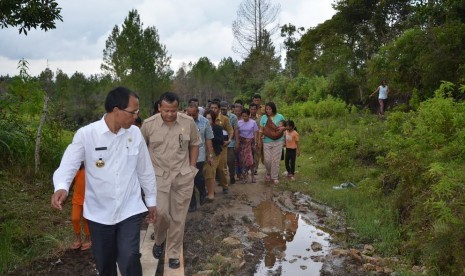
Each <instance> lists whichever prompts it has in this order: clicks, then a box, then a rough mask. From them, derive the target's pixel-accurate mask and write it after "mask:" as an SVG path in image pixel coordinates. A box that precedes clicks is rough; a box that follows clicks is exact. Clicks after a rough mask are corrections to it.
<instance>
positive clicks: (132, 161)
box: [127, 147, 139, 167]
mask: <svg viewBox="0 0 465 276" xmlns="http://www.w3.org/2000/svg"><path fill="white" fill-rule="evenodd" d="M138 156H139V148H137V147H129V148H128V161H127V162H128V166H130V167H135V166H136V165H137V158H138Z"/></svg>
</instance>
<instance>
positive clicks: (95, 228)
mask: <svg viewBox="0 0 465 276" xmlns="http://www.w3.org/2000/svg"><path fill="white" fill-rule="evenodd" d="M105 110H106V112H107V113H106V114H105V115H104V116H103V118H102V119H101V120H99V121H97V122H94V123H91V124H89V125H87V126H84V127H82V128H80V129H79V130H78V131H77V132H76V134H75V135H74V138H73V141H72V143H71V144H70V145H69V146H68V148H67V149H66V151H65V153H64V154H63V158H62V160H61V163H60V167H59V168H58V169H57V170H56V171H55V173H54V174H53V184H54V186H55V193H54V194H53V195H52V198H51V204H52V207H53V208H56V209H59V210H62V208H63V203H64V202H65V200H66V197H67V196H68V191H69V187H70V185H71V182H72V180H73V178H74V176H75V175H76V171H77V170H78V169H79V167H80V165H81V162H82V161H84V163H85V166H86V177H85V178H86V188H85V194H86V196H85V200H84V217H85V218H86V219H87V221H88V225H89V229H90V234H91V238H92V253H93V255H94V258H95V262H96V264H97V270H98V272H99V275H111V276H114V275H117V268H116V263H118V267H119V270H120V272H121V274H122V275H131V276H132V275H142V266H141V262H140V256H141V254H140V252H139V243H140V224H141V213H144V212H146V211H147V208H146V205H147V207H148V211H149V212H148V216H147V221H148V222H149V223H153V222H155V221H156V217H157V209H156V207H155V206H156V185H157V184H156V179H155V173H154V170H153V166H152V163H151V161H150V155H149V152H148V150H147V146H146V145H145V141H144V139H143V137H142V135H141V132H140V130H139V128H137V127H136V126H134V125H133V124H134V120H135V119H136V118H137V115H138V114H139V97H138V96H137V94H135V93H134V92H132V91H131V90H129V89H128V88H125V87H117V88H115V89H113V90H112V91H110V92H109V93H108V95H107V97H106V100H105ZM141 187H142V189H143V190H144V193H145V204H146V205H145V204H144V202H143V201H142V196H141Z"/></svg>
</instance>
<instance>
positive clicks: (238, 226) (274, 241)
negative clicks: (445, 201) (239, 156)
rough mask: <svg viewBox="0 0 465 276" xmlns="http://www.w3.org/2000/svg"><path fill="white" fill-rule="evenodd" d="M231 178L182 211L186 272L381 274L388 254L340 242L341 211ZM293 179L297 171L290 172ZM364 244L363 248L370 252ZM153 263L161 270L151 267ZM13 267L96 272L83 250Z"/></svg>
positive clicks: (27, 271) (31, 271)
mask: <svg viewBox="0 0 465 276" xmlns="http://www.w3.org/2000/svg"><path fill="white" fill-rule="evenodd" d="M262 175H263V172H262V171H260V173H259V176H258V179H259V181H258V183H256V184H252V183H248V184H240V183H237V184H234V185H231V187H230V189H229V191H230V192H229V194H227V195H224V194H223V193H222V189H221V187H217V190H216V191H217V196H216V199H215V200H214V202H212V203H206V204H205V205H203V206H199V208H198V209H197V211H196V212H193V213H189V214H188V216H187V221H186V230H185V238H184V260H185V261H184V267H185V274H186V275H367V274H370V275H389V274H390V273H391V272H392V270H391V269H389V268H388V267H389V266H390V264H389V263H388V261H386V260H383V259H380V258H375V257H372V255H373V254H372V253H373V249H372V248H370V247H369V246H368V247H367V248H365V249H364V248H363V245H362V246H360V248H358V249H341V248H339V247H340V245H341V244H342V243H341V242H342V241H344V239H346V238H347V235H350V233H347V230H346V227H345V225H344V219H343V218H342V217H340V216H339V215H338V213H337V212H333V211H332V210H330V209H329V208H327V207H326V206H323V205H320V204H317V203H315V202H313V201H312V200H311V198H309V197H308V196H306V195H303V194H300V193H290V192H284V191H280V190H279V189H278V188H277V187H276V186H273V184H266V183H264V181H263V176H262ZM284 181H286V180H284ZM297 181H299V179H297ZM370 251H371V252H370ZM159 271H163V270H162V269H161V268H159ZM13 274H15V275H96V274H97V273H96V270H95V265H94V262H93V259H92V256H91V253H90V251H85V252H81V251H72V250H67V251H65V252H63V253H62V254H60V255H59V256H56V257H53V258H48V259H43V260H39V261H37V262H34V263H33V264H32V265H31V266H28V267H24V268H18V269H17V270H16V271H15V272H14V273H13ZM157 275H161V273H159V272H157Z"/></svg>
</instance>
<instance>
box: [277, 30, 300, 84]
mask: <svg viewBox="0 0 465 276" xmlns="http://www.w3.org/2000/svg"><path fill="white" fill-rule="evenodd" d="M304 30H305V28H304V27H296V26H294V25H292V24H291V23H289V24H284V25H283V26H281V37H284V38H285V39H284V47H285V49H286V65H285V68H284V70H285V72H286V74H287V75H288V76H290V77H296V76H297V75H298V74H299V66H298V62H297V58H298V56H299V53H300V43H301V41H300V36H301V35H302V33H301V32H303V31H304ZM297 35H298V36H299V37H296V36H297Z"/></svg>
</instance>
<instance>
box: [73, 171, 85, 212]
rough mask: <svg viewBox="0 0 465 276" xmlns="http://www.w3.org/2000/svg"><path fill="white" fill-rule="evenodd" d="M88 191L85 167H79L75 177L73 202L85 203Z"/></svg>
mask: <svg viewBox="0 0 465 276" xmlns="http://www.w3.org/2000/svg"><path fill="white" fill-rule="evenodd" d="M85 192H86V174H85V170H84V169H79V170H78V172H77V173H76V176H75V177H74V193H73V204H77V205H84V196H85Z"/></svg>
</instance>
